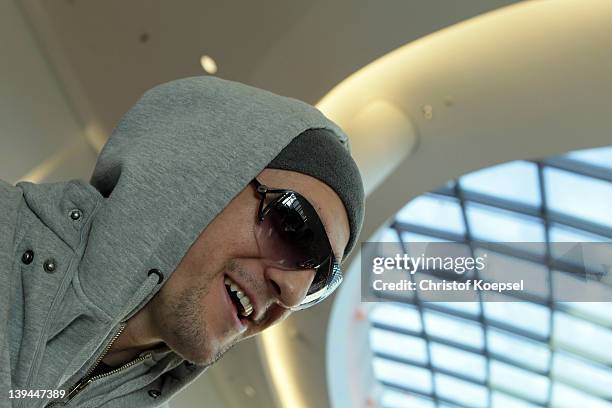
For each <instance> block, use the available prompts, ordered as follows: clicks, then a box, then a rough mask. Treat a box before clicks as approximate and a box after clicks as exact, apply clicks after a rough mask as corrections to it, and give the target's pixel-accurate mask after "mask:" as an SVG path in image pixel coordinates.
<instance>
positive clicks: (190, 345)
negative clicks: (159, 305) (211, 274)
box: [168, 268, 237, 367]
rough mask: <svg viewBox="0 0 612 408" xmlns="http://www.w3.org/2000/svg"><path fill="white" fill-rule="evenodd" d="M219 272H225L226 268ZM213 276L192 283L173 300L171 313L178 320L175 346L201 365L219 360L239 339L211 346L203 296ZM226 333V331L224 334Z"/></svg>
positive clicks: (208, 289) (211, 363)
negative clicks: (217, 348) (205, 280)
mask: <svg viewBox="0 0 612 408" xmlns="http://www.w3.org/2000/svg"><path fill="white" fill-rule="evenodd" d="M224 269H225V268H222V270H221V271H220V272H219V273H223V270H224ZM210 287H211V285H210V280H209V281H207V282H204V283H203V284H201V285H200V286H196V287H189V288H186V289H184V290H183V291H182V292H181V294H180V296H179V299H178V301H176V302H173V303H172V305H171V308H170V313H169V314H168V316H169V317H170V318H171V319H172V320H174V324H173V325H172V327H171V333H172V337H173V339H174V343H175V344H174V346H175V348H176V349H178V350H184V351H185V352H184V354H187V353H189V355H182V354H179V353H178V352H177V354H179V355H181V357H183V358H184V359H186V360H189V361H191V362H194V363H196V364H199V365H204V366H207V367H208V366H211V365H213V364H214V363H216V362H217V361H218V360H219V359H220V358H221V357H222V356H223V354H225V353H226V352H227V351H228V350H229V349H230V348H232V347H233V346H234V345H235V344H236V343H237V340H235V341H232V342H230V343H229V344H226V345H223V347H222V348H221V349H219V350H216V351H215V350H213V349H211V344H210V342H209V338H208V335H209V330H208V327H207V322H206V321H205V319H204V318H203V316H207V314H206V313H207V310H208V309H207V307H206V306H205V305H204V304H203V302H202V299H203V298H204V297H205V296H207V294H208V293H209V292H210ZM224 334H226V333H223V334H222V337H223V335H224Z"/></svg>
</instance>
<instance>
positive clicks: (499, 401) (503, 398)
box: [491, 391, 539, 408]
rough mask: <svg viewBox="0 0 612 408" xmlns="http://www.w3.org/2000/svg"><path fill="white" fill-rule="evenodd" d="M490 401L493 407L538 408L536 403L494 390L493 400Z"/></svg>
mask: <svg viewBox="0 0 612 408" xmlns="http://www.w3.org/2000/svg"><path fill="white" fill-rule="evenodd" d="M491 402H492V405H493V408H539V407H538V406H537V405H532V404H530V403H528V402H527V401H523V400H520V399H518V398H514V397H511V396H509V395H506V394H503V393H501V392H495V391H494V392H493V400H492V401H491Z"/></svg>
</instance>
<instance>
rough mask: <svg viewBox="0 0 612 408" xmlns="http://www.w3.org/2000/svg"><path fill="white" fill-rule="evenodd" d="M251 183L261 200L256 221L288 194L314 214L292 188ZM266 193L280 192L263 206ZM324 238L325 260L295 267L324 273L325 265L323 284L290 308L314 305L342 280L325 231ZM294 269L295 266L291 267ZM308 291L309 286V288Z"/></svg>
mask: <svg viewBox="0 0 612 408" xmlns="http://www.w3.org/2000/svg"><path fill="white" fill-rule="evenodd" d="M252 183H253V184H254V185H255V189H256V191H257V193H258V194H259V195H260V197H261V200H260V202H259V208H258V211H257V222H258V223H262V222H263V221H264V218H265V216H266V215H267V214H268V212H269V211H270V210H271V209H272V208H273V207H272V205H273V204H275V203H277V202H278V201H280V200H282V199H284V198H286V197H288V196H290V195H295V196H296V197H297V198H298V199H300V200H301V201H303V202H305V203H307V204H308V205H309V206H310V207H312V210H313V211H314V212H315V214H316V210H315V209H314V207H313V206H312V204H310V202H309V201H308V200H307V199H306V198H305V197H304V196H302V195H301V194H300V193H298V192H297V191H294V190H288V189H277V188H269V187H268V186H267V185H265V184H262V183H261V182H260V181H259V180H257V179H256V178H255V179H253V181H252ZM268 193H272V194H281V195H280V196H279V197H278V198H275V199H274V200H273V201H271V202H270V203H268V205H266V206H265V207H264V203H265V200H266V195H267V194H268ZM317 217H318V220H319V221H318V222H319V223H320V225H321V227H322V228H323V230H324V231H325V228H324V227H323V223H322V221H321V218H320V217H319V215H318V214H317ZM325 239H326V240H327V244H328V246H329V248H330V253H329V255H328V257H327V258H325V260H324V261H323V262H321V263H320V264H319V265H314V264H312V263H309V264H301V265H299V266H297V268H299V269H314V270H315V273H316V274H319V273H325V272H323V271H320V269H321V267H325V266H326V265H327V270H328V271H327V276H326V277H325V278H322V279H325V281H326V282H325V284H324V286H323V287H322V288H320V289H318V290H317V291H315V292H313V293H309V294H307V295H306V297H305V298H304V299H303V300H302V302H301V303H300V304H299V305H298V306H294V307H291V309H292V310H302V309H306V308H308V307H311V306H314V305H315V304H317V303H319V302H321V301H322V300H324V299H325V298H326V297H327V296H329V295H330V294H331V293H333V291H334V290H335V289H336V288H337V287H338V286H339V285H340V283H341V282H342V270H341V269H340V264H339V262H338V260H337V259H336V256H335V255H334V253H333V251H332V250H331V243H330V242H329V237H328V236H327V233H325ZM279 267H281V268H284V269H286V267H284V266H282V265H279ZM292 269H295V268H292ZM316 276H317V275H315V279H313V283H312V284H313V285H314V284H315V282H317V281H316ZM311 287H312V286H311ZM309 291H310V288H309Z"/></svg>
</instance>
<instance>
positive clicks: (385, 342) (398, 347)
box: [370, 328, 427, 364]
mask: <svg viewBox="0 0 612 408" xmlns="http://www.w3.org/2000/svg"><path fill="white" fill-rule="evenodd" d="M370 345H371V347H372V350H373V351H377V352H381V353H385V354H389V355H392V356H397V357H401V358H404V359H407V360H410V361H414V362H417V363H423V364H427V343H426V342H425V340H424V339H422V338H420V337H413V336H406V335H404V334H399V333H393V332H390V331H387V330H381V329H376V328H374V329H372V330H370Z"/></svg>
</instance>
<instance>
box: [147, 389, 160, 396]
mask: <svg viewBox="0 0 612 408" xmlns="http://www.w3.org/2000/svg"><path fill="white" fill-rule="evenodd" d="M160 395H161V391H160V390H149V396H150V397H151V398H158V397H159V396H160Z"/></svg>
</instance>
